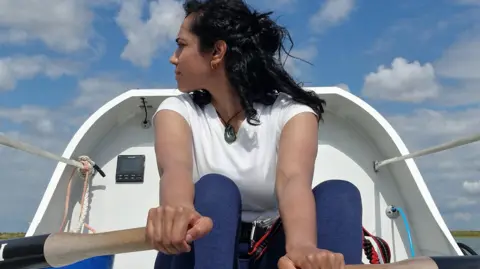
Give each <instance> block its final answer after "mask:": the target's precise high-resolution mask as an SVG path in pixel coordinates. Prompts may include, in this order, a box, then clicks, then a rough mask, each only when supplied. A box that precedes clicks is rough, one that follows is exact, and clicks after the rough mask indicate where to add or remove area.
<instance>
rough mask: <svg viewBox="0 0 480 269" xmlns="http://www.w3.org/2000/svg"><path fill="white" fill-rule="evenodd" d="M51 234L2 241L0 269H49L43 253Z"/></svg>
mask: <svg viewBox="0 0 480 269" xmlns="http://www.w3.org/2000/svg"><path fill="white" fill-rule="evenodd" d="M48 236H50V234H45V235H36V236H29V237H22V238H15V239H8V240H3V241H0V269H40V268H49V267H50V265H49V264H48V263H47V261H46V260H45V254H44V252H43V250H44V246H45V241H46V240H47V238H48Z"/></svg>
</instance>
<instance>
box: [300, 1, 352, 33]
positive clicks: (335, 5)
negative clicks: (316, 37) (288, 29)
mask: <svg viewBox="0 0 480 269" xmlns="http://www.w3.org/2000/svg"><path fill="white" fill-rule="evenodd" d="M354 7H355V0H326V1H325V2H324V4H323V5H322V6H321V7H320V9H319V10H318V11H317V12H315V14H314V15H313V16H312V17H311V18H310V27H311V28H312V29H313V30H314V31H315V32H323V31H324V30H326V29H327V28H329V27H333V26H336V25H338V24H340V23H342V22H344V21H345V20H347V19H348V17H349V16H350V14H351V13H352V11H353V10H354Z"/></svg>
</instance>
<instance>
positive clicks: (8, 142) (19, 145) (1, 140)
mask: <svg viewBox="0 0 480 269" xmlns="http://www.w3.org/2000/svg"><path fill="white" fill-rule="evenodd" d="M0 144H3V145H5V146H8V147H11V148H15V149H18V150H23V151H25V152H29V153H32V154H35V155H39V156H42V157H45V158H48V159H52V160H55V161H58V162H62V163H66V164H68V165H72V166H75V167H78V168H82V169H83V164H82V163H81V162H78V161H75V160H70V159H67V158H64V157H61V156H57V155H55V154H53V153H50V152H48V151H46V150H43V149H40V148H37V147H34V146H32V145H29V144H26V143H23V142H20V141H14V140H12V139H10V138H8V137H6V136H5V135H3V134H0Z"/></svg>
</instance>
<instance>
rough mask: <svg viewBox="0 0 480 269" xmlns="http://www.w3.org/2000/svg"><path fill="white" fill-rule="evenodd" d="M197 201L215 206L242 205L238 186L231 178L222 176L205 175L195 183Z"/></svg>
mask: <svg viewBox="0 0 480 269" xmlns="http://www.w3.org/2000/svg"><path fill="white" fill-rule="evenodd" d="M195 200H196V201H198V200H202V201H203V203H213V204H218V203H229V204H231V203H235V204H238V205H240V204H241V196H240V190H239V189H238V186H237V185H236V184H235V182H233V181H232V180H231V179H230V178H228V177H226V176H223V175H220V174H207V175H204V176H202V177H201V178H200V179H199V180H198V181H197V182H196V183H195Z"/></svg>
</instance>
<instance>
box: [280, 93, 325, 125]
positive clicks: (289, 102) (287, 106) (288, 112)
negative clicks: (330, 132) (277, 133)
mask: <svg viewBox="0 0 480 269" xmlns="http://www.w3.org/2000/svg"><path fill="white" fill-rule="evenodd" d="M279 98H281V99H280V100H278V107H277V109H278V112H279V113H278V115H279V117H278V120H279V122H278V123H279V128H280V130H282V129H283V127H284V126H285V124H287V122H288V121H289V120H290V119H292V118H293V117H294V116H296V115H298V114H300V113H303V112H311V113H313V114H315V115H317V113H315V111H314V110H313V109H312V108H311V107H309V106H307V105H304V104H302V103H299V102H296V101H294V100H293V99H292V98H291V97H289V96H281V97H280V96H279ZM317 116H318V115H317Z"/></svg>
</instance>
